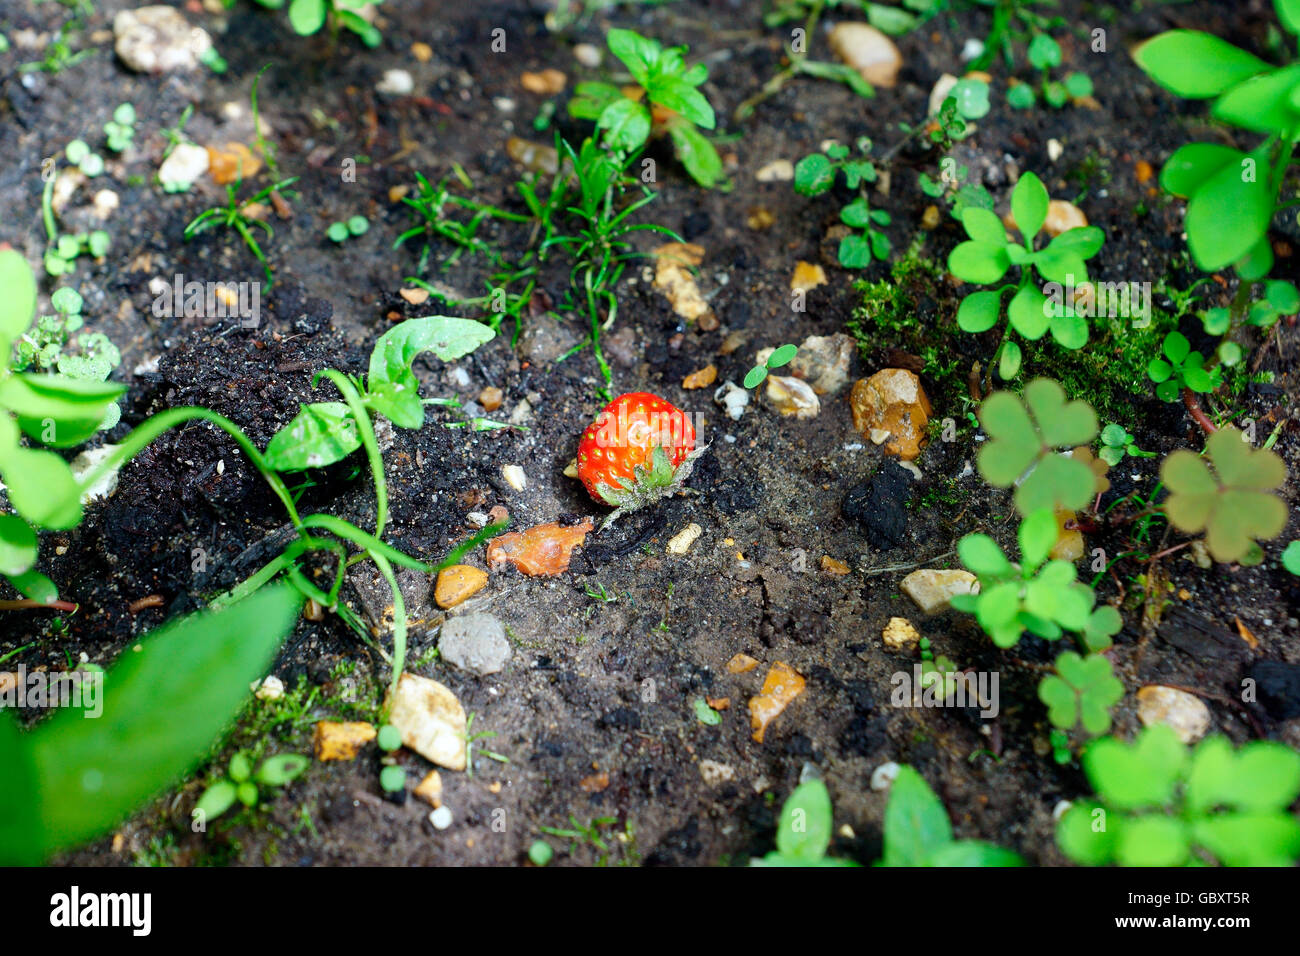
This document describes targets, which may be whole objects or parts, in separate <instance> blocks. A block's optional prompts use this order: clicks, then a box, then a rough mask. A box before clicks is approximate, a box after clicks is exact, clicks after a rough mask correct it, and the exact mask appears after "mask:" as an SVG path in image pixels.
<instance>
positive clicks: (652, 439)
mask: <svg viewBox="0 0 1300 956" xmlns="http://www.w3.org/2000/svg"><path fill="white" fill-rule="evenodd" d="M705 447H708V446H705ZM703 453H704V448H701V449H699V450H698V451H697V450H695V427H694V425H692V424H691V420H690V417H689V416H688V415H687V414H686V413H685V412H684V411H682V410H681V409H680V408H678V407H677V406H675V405H673V404H672V403H671V402H669V401H667V400H666V399H662V398H660V397H658V396H657V395H652V394H650V393H649V392H629V393H628V394H626V395H620V396H619V397H618V398H616V399H614V400H613V401H612V402H610V403H609V404H608V405H606V406H605V409H604V411H602V412H601V413H600V414H599V415H597V416H596V420H595V421H594V422H592V423H591V424H590V425H588V426H587V430H586V431H584V432H583V433H582V438H581V439H580V440H579V441H578V478H579V479H581V480H582V483H583V484H584V485H586V486H587V491H589V492H590V493H591V496H592V497H593V498H595V499H596V500H597V501H601V502H604V503H605V504H607V505H614V506H615V511H614V513H613V514H611V515H610V516H609V517H608V518H606V519H605V524H609V523H610V522H612V521H614V519H616V518H618V517H619V516H620V515H623V514H627V513H628V512H629V511H636V510H637V509H638V508H644V507H645V506H646V505H649V504H652V503H654V502H656V501H658V500H659V499H660V498H664V497H667V496H669V495H672V494H674V493H675V492H677V491H679V490H680V489H681V487H682V484H683V482H685V481H686V479H687V478H688V477H689V476H690V473H691V468H692V467H693V466H694V464H695V459H696V458H698V457H699V456H700V455H702V454H703Z"/></svg>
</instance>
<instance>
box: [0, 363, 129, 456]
mask: <svg viewBox="0 0 1300 956" xmlns="http://www.w3.org/2000/svg"><path fill="white" fill-rule="evenodd" d="M125 391H126V386H124V385H119V384H118V383H116V382H97V381H93V380H88V379H79V378H69V377H68V376H65V375H46V374H40V373H35V372H23V373H20V374H18V375H13V376H10V377H9V378H7V379H5V380H4V381H3V382H0V407H4V408H8V409H9V410H10V411H12V412H13V413H14V414H15V415H16V416H17V417H18V426H19V427H20V428H21V429H22V430H23V431H24V432H26V433H27V434H28V435H29V436H31V437H32V438H34V439H35V440H37V441H39V442H41V443H42V444H44V445H50V446H53V447H55V448H70V447H72V446H74V445H79V444H81V443H82V442H83V441H85V440H86V439H87V438H89V437H90V436H91V435H93V434H94V433H95V432H96V431H98V430H99V426H100V423H101V422H103V420H104V415H105V412H106V411H107V410H108V408H109V406H110V405H112V404H113V402H114V401H115V400H116V399H118V398H121V397H122V394H123V393H124V392H125Z"/></svg>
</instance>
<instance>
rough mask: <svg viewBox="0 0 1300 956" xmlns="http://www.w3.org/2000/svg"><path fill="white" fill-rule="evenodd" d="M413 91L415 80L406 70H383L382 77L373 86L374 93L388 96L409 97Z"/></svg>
mask: <svg viewBox="0 0 1300 956" xmlns="http://www.w3.org/2000/svg"><path fill="white" fill-rule="evenodd" d="M414 90H415V78H414V77H412V76H411V74H410V73H409V72H408V71H406V70H384V77H383V79H381V80H380V81H379V82H378V83H376V84H375V92H376V93H386V94H387V95H389V96H410V95H411V93H412V92H413V91H414Z"/></svg>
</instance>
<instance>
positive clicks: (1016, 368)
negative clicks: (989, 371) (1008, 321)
mask: <svg viewBox="0 0 1300 956" xmlns="http://www.w3.org/2000/svg"><path fill="white" fill-rule="evenodd" d="M1023 358H1024V356H1023V355H1022V353H1021V351H1020V345H1019V344H1018V343H1016V342H1013V341H1011V340H1010V339H1008V340H1007V341H1005V342H1003V343H1002V348H1001V349H999V350H998V377H999V378H1001V379H1002V381H1004V382H1009V381H1011V380H1012V379H1013V378H1015V377H1016V376H1017V375H1019V374H1020V363H1021V361H1022V359H1023Z"/></svg>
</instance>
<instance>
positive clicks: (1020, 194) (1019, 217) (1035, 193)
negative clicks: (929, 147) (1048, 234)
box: [972, 34, 1059, 242]
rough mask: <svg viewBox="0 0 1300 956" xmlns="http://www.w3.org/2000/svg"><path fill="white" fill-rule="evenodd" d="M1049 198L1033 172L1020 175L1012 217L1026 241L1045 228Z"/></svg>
mask: <svg viewBox="0 0 1300 956" xmlns="http://www.w3.org/2000/svg"><path fill="white" fill-rule="evenodd" d="M1039 36H1042V34H1039ZM1058 52H1059V51H1058ZM1049 198H1050V197H1049V196H1048V195H1047V187H1046V186H1044V185H1043V181H1042V180H1041V179H1039V178H1038V177H1037V176H1036V175H1035V174H1034V173H1032V172H1026V173H1025V174H1024V175H1023V176H1021V177H1020V182H1018V183H1016V188H1015V189H1014V190H1013V191H1012V193H1011V218H1012V219H1014V220H1015V221H1016V228H1017V229H1019V230H1020V234H1021V235H1022V236H1024V238H1025V241H1026V242H1029V241H1030V240H1031V239H1033V238H1034V236H1036V235H1038V231H1039V230H1040V229H1042V228H1043V221H1044V220H1046V219H1047V203H1048V199H1049ZM972 238H974V237H972Z"/></svg>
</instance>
